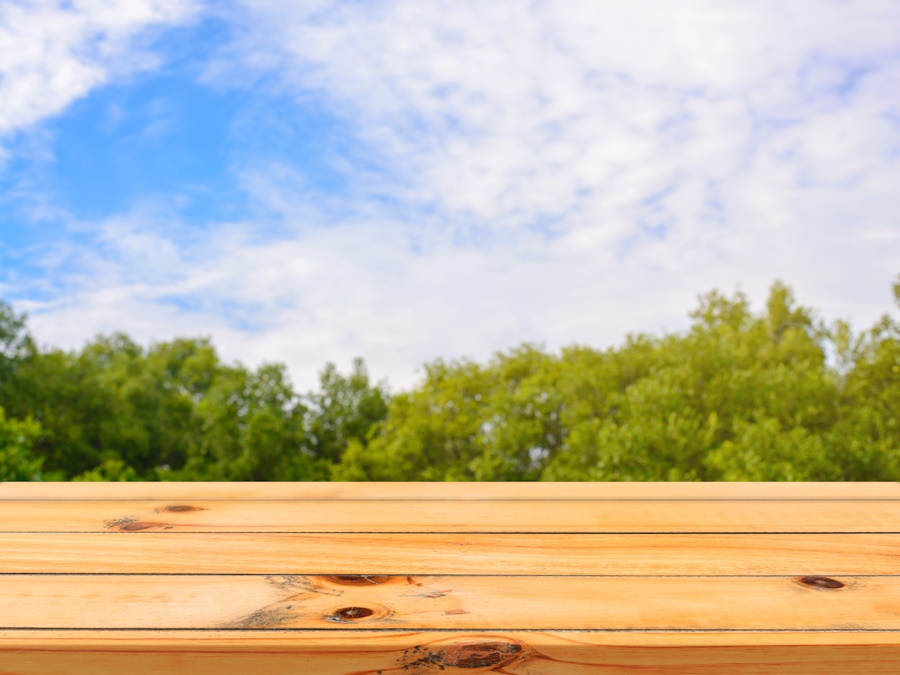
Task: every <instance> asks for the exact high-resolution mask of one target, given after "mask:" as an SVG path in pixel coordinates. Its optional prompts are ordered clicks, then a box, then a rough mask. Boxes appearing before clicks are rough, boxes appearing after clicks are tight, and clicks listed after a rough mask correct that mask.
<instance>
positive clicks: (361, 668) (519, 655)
mask: <svg viewBox="0 0 900 675" xmlns="http://www.w3.org/2000/svg"><path fill="white" fill-rule="evenodd" d="M898 662H900V633H897V632H862V631H857V632H840V633H803V632H798V633H759V632H753V633H745V632H729V633H690V632H679V633H606V632H559V631H556V632H516V631H491V632H488V633H471V632H469V633H467V632H455V631H450V632H447V633H428V632H397V633H379V632H365V631H353V632H352V633H339V634H335V632H321V631H307V632H297V633H295V632H269V631H266V632H264V633H262V634H259V633H254V634H253V635H251V636H248V635H247V634H242V633H239V632H237V633H236V632H205V631H160V632H149V631H148V632H130V631H123V632H107V633H93V632H90V633H86V632H80V631H0V673H3V675H121V674H122V673H129V674H133V675H163V674H165V675H194V674H196V673H216V675H247V674H248V673H263V672H264V673H266V675H298V674H299V673H315V674H316V675H377V674H378V673H381V675H403V674H406V673H423V674H426V673H443V675H448V674H450V673H467V672H487V671H491V672H502V673H511V674H513V675H601V674H602V675H629V674H633V673H635V672H640V673H649V674H654V673H669V674H676V675H688V674H690V675H701V674H708V675H720V674H721V673H729V675H731V674H734V675H762V674H763V673H768V674H771V673H775V672H790V673H792V675H822V673H842V674H844V673H846V674H856V673H861V674H862V673H865V674H867V675H894V674H895V673H896V672H897V663H898Z"/></svg>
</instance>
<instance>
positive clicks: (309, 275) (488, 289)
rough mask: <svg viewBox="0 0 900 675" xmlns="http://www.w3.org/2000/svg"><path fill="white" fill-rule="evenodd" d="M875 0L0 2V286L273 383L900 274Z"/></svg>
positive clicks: (843, 304)
mask: <svg viewBox="0 0 900 675" xmlns="http://www.w3.org/2000/svg"><path fill="white" fill-rule="evenodd" d="M898 185H900V5H898V4H897V3H896V2H894V1H893V0H885V1H882V0H862V1H857V2H854V3H848V2H842V1H838V0H797V1H796V2H792V3H791V4H790V5H786V4H785V3H783V2H775V1H771V0H759V1H757V2H754V3H745V2H737V1H735V2H722V1H721V0H715V1H713V0H708V1H700V0H685V1H684V2H679V3H670V2H664V1H662V0H657V1H653V0H648V1H647V2H642V3H637V4H636V3H633V2H624V1H618V0H608V1H606V2H597V3H571V2H549V1H537V2H523V1H512V0H509V1H507V0H497V1H496V2H491V3H479V2H468V1H466V0H454V1H453V2H443V1H440V0H439V1H437V2H432V3H421V2H405V1H388V0H373V1H372V2H352V1H345V2H335V1H329V0H310V1H308V2H293V3H284V2H274V1H271V2H270V1H267V0H257V1H255V2H241V1H239V0H235V1H233V2H218V3H204V2H201V1H199V0H128V1H127V2H123V1H119V0H71V1H68V2H62V1H58V2H54V1H51V0H40V1H39V0H31V1H28V2H25V1H22V0H0V297H2V298H3V299H5V300H7V301H9V302H12V303H13V304H14V306H16V307H17V308H18V309H20V310H26V311H28V312H29V315H30V317H31V325H32V327H33V329H34V331H35V333H36V334H37V336H38V337H39V339H41V340H42V341H43V342H45V343H47V344H52V345H55V346H61V347H67V348H75V347H79V346H81V345H82V344H83V343H84V342H85V341H86V340H88V339H90V338H91V337H92V336H94V335H96V334H97V333H101V332H110V331H114V330H122V331H125V332H128V333H129V334H131V335H133V336H134V337H135V338H137V339H138V340H140V341H141V342H144V343H149V342H151V341H154V340H164V339H170V338H172V337H175V336H181V335H209V336H212V338H213V339H214V341H215V343H216V344H217V345H218V346H219V348H220V350H221V352H222V354H223V356H224V357H225V358H227V359H238V360H241V361H243V362H245V363H248V364H252V365H255V364H258V363H260V362H262V361H273V360H274V361H282V362H286V363H287V364H288V365H289V367H290V369H291V371H292V373H293V374H294V377H295V380H296V381H297V383H298V384H299V385H300V386H301V387H308V386H312V384H313V382H314V379H315V376H316V372H317V371H318V370H319V369H320V368H321V367H322V365H323V364H324V363H325V362H326V361H329V360H330V361H335V362H337V363H338V365H339V366H342V367H346V366H347V365H348V364H349V363H350V360H351V359H352V358H353V357H354V356H356V355H360V356H363V357H364V358H365V359H366V360H367V362H368V363H369V365H370V369H371V370H372V372H373V373H374V374H375V375H376V377H379V378H380V377H387V378H388V379H389V380H390V381H391V382H392V383H393V384H394V385H395V386H400V387H402V386H407V385H409V384H410V383H412V382H413V381H414V378H415V377H416V375H417V373H418V372H420V371H419V370H418V369H419V367H420V366H421V364H422V363H424V362H425V361H428V360H431V359H434V358H437V357H447V358H455V357H463V356H468V357H473V358H477V359H484V358H486V357H487V356H489V355H490V354H491V353H492V352H493V351H495V350H498V349H504V348H507V347H511V346H513V345H516V344H519V343H521V342H523V341H526V340H527V341H537V342H542V343H544V344H546V345H547V346H548V347H551V348H556V347H559V346H562V345H566V344H572V343H586V344H591V345H595V346H598V347H605V346H609V345H613V344H616V343H618V342H619V341H621V340H622V339H623V338H624V336H625V334H626V333H627V332H629V331H638V330H645V331H661V330H675V329H681V328H684V327H685V326H686V325H687V312H688V311H690V309H692V308H693V306H694V305H695V303H696V296H697V295H698V294H699V293H701V292H704V291H707V290H710V289H712V288H719V289H721V290H723V291H726V292H731V291H734V290H737V289H742V290H744V291H745V292H747V293H748V295H749V296H750V297H751V299H752V300H754V302H755V304H756V305H757V306H759V305H760V304H761V302H762V300H763V298H764V297H765V293H766V289H767V288H768V286H769V285H770V284H771V282H772V281H773V280H775V279H776V278H779V279H783V280H784V281H786V282H787V283H789V284H790V285H792V286H793V287H794V288H795V290H796V292H797V295H798V297H799V299H800V300H801V301H802V302H804V303H806V304H809V305H812V306H814V307H816V308H818V309H819V310H820V311H821V312H822V315H823V317H825V318H829V319H834V318H846V319H851V320H852V321H853V323H854V325H855V326H857V327H858V328H862V327H864V326H865V325H866V324H868V323H869V322H871V321H873V320H874V319H875V318H876V317H877V316H878V315H879V314H881V313H882V312H884V311H887V310H888V309H889V308H890V305H891V302H890V283H891V281H892V279H893V278H894V277H895V276H896V275H897V274H898V273H900V222H898V216H897V214H898V213H900V190H898V189H897V186H898Z"/></svg>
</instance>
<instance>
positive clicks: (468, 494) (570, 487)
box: [0, 482, 900, 501]
mask: <svg viewBox="0 0 900 675" xmlns="http://www.w3.org/2000/svg"><path fill="white" fill-rule="evenodd" d="M0 499H4V500H12V499H15V500H22V499H24V500H28V499H38V500H47V499H50V500H84V499H99V500H122V499H129V500H171V499H175V500H179V501H183V500H204V499H205V500H212V499H224V500H240V501H244V500H263V501H270V500H281V499H296V500H303V499H345V500H372V499H389V500H395V499H415V500H426V499H427V500H454V501H457V500H480V499H522V500H525V501H533V500H536V499H565V500H582V499H613V500H620V499H641V500H648V499H662V500H668V499H694V500H696V499H711V500H718V499H754V500H756V499H759V500H766V499H789V500H804V499H857V500H858V499H870V500H882V499H900V483H888V482H882V483H588V482H585V483H554V482H546V483H538V482H535V483H402V482H398V483H347V482H344V483H341V482H336V483H312V482H309V483H253V482H243V483H202V482H197V483H28V482H6V483H0Z"/></svg>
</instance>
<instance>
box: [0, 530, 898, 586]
mask: <svg viewBox="0 0 900 675" xmlns="http://www.w3.org/2000/svg"><path fill="white" fill-rule="evenodd" d="M0 551H2V555H0V572H5V573H9V572H16V573H36V572H45V573H46V572H49V573H87V574H91V573H144V574H153V573H174V574H187V573H196V574H215V573H223V574H391V575H406V574H520V575H529V574H556V575H559V574H573V575H601V574H604V575H606V574H609V575H650V576H657V575H674V576H687V575H718V576H743V575H757V574H763V575H783V576H804V575H823V576H839V575H882V574H896V573H897V571H898V554H900V535H896V534H840V535H834V534H744V535H741V534H737V535H733V534H719V535H698V534H679V535H671V534H640V535H635V534H628V535H594V534H490V535H485V534H472V535H468V534H466V535H462V534H393V535H392V534H273V533H253V534H219V533H170V532H153V533H144V534H140V535H122V534H111V533H109V534H33V533H27V534H26V533H7V534H0Z"/></svg>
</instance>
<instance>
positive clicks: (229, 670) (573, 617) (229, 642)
mask: <svg viewBox="0 0 900 675" xmlns="http://www.w3.org/2000/svg"><path fill="white" fill-rule="evenodd" d="M898 664H900V489H898V485H897V484H894V483H874V484H842V483H836V484H828V483H809V484H768V483H760V484H672V483H668V484H665V483H644V484H626V483H619V484H587V483H583V484H560V483H544V484H461V483H458V484H415V483H400V484H392V483H382V484H374V483H362V484H350V483H332V484H296V483H294V484H291V483H283V484H259V483H255V484H254V483H250V484H177V483H175V484H171V483H170V484H51V483H47V484H25V483H21V484H18V483H17V484H13V483H4V484H0V675H51V674H54V675H55V674H60V675H62V674H63V673H65V674H66V675H69V674H71V675H84V674H87V673H90V674H92V675H93V674H97V675H104V674H110V673H128V674H135V675H141V674H143V673H146V674H147V675H157V674H162V673H173V674H174V675H180V674H182V673H191V674H195V673H200V674H203V673H215V674H216V675H237V674H238V673H240V674H241V675H244V674H249V673H257V672H258V673H266V674H270V675H288V674H290V675H298V674H302V673H311V674H315V675H363V674H365V675H378V674H379V673H381V674H382V675H386V674H387V673H393V674H396V675H401V674H405V673H415V672H421V673H431V672H434V673H437V672H443V673H453V672H459V673H468V672H498V673H516V674H521V675H544V674H546V675H557V674H560V675H562V674H566V675H569V674H572V675H579V674H581V673H585V674H587V673H591V674H594V673H596V674H600V673H604V674H605V673H635V672H640V673H685V674H686V673H738V674H742V673H781V672H785V673H832V672H834V673H897V672H900V666H898Z"/></svg>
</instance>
